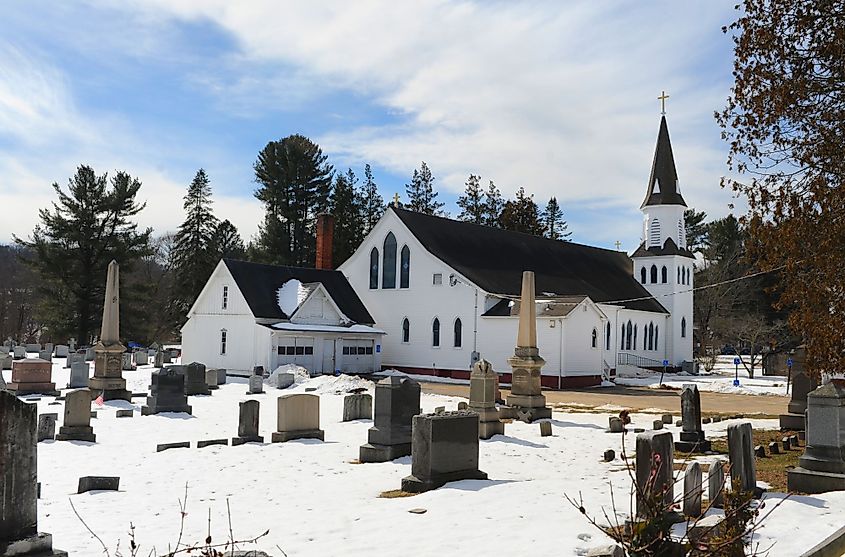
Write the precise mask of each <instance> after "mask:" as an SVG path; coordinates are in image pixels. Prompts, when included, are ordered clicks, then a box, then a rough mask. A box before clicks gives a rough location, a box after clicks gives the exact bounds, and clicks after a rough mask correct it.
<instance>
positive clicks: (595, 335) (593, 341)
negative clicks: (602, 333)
mask: <svg viewBox="0 0 845 557" xmlns="http://www.w3.org/2000/svg"><path fill="white" fill-rule="evenodd" d="M598 345H599V333H598V331H596V328H595V327H593V334H592V336H591V337H590V346H591V347H593V348H597V347H598Z"/></svg>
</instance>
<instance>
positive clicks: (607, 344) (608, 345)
mask: <svg viewBox="0 0 845 557" xmlns="http://www.w3.org/2000/svg"><path fill="white" fill-rule="evenodd" d="M606 336H607V339H606V340H605V346H607V348H605V350H610V322H608V324H607V333H606Z"/></svg>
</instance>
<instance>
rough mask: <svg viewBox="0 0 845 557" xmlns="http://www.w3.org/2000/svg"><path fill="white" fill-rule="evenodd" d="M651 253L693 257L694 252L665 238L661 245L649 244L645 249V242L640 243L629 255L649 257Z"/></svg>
mask: <svg viewBox="0 0 845 557" xmlns="http://www.w3.org/2000/svg"><path fill="white" fill-rule="evenodd" d="M653 255H680V256H681V257H689V258H690V259H695V254H694V253H693V252H691V251H689V250H687V249H684V248H679V247H678V244H676V243H675V240H673V239H672V238H666V241H665V242H664V243H663V247H662V248H661V247H658V246H651V247H650V248H648V249H646V247H645V242H643V243H641V244H640V247H638V248H637V251H635V252H634V253H633V254H631V257H651V256H653Z"/></svg>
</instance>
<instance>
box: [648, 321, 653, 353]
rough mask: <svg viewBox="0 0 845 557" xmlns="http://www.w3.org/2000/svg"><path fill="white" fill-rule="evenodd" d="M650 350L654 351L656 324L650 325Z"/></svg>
mask: <svg viewBox="0 0 845 557" xmlns="http://www.w3.org/2000/svg"><path fill="white" fill-rule="evenodd" d="M648 349H649V350H654V323H649V324H648Z"/></svg>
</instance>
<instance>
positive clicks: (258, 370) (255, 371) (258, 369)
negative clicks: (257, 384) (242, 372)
mask: <svg viewBox="0 0 845 557" xmlns="http://www.w3.org/2000/svg"><path fill="white" fill-rule="evenodd" d="M252 374H253V375H260V376H261V377H264V366H254V367H253V368H252Z"/></svg>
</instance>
